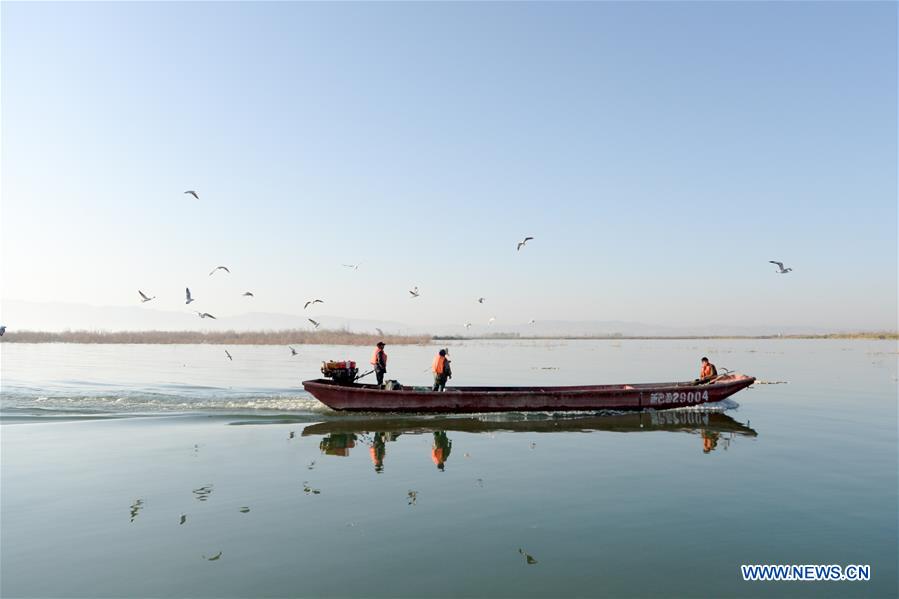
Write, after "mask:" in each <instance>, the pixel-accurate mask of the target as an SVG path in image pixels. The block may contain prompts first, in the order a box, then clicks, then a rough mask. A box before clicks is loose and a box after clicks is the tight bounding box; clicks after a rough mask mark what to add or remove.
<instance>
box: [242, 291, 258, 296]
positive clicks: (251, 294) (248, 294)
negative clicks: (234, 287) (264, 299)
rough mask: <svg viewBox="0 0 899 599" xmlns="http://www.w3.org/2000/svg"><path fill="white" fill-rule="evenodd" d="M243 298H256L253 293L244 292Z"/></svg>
mask: <svg viewBox="0 0 899 599" xmlns="http://www.w3.org/2000/svg"><path fill="white" fill-rule="evenodd" d="M243 296H244V297H255V296H254V295H253V293H252V292H251V291H244V292H243Z"/></svg>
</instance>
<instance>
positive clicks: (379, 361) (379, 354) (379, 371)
mask: <svg viewBox="0 0 899 599" xmlns="http://www.w3.org/2000/svg"><path fill="white" fill-rule="evenodd" d="M371 365H372V366H373V367H374V369H375V377H377V379H378V388H383V387H384V374H386V373H387V352H385V351H384V342H383V341H378V344H377V346H376V347H375V351H374V352H373V353H372V355H371Z"/></svg>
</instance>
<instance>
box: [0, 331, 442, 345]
mask: <svg viewBox="0 0 899 599" xmlns="http://www.w3.org/2000/svg"><path fill="white" fill-rule="evenodd" d="M378 341H384V343H387V344H388V345H417V344H424V343H429V342H430V341H431V336H430V335H391V334H385V335H384V336H383V337H381V336H380V335H377V334H375V333H353V332H350V331H344V330H321V331H306V330H300V329H291V330H283V331H60V332H47V331H7V332H6V334H5V335H4V336H3V337H2V339H0V342H2V343H85V344H88V343H95V344H147V345H374V344H375V343H377V342H378Z"/></svg>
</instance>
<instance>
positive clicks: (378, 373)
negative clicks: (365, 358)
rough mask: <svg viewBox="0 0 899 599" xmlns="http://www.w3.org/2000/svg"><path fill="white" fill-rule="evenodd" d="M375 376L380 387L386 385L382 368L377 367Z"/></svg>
mask: <svg viewBox="0 0 899 599" xmlns="http://www.w3.org/2000/svg"><path fill="white" fill-rule="evenodd" d="M375 377H376V378H377V379H378V387H381V386H383V385H384V371H383V370H381V369H380V368H375Z"/></svg>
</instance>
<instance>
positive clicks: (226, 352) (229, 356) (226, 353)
mask: <svg viewBox="0 0 899 599" xmlns="http://www.w3.org/2000/svg"><path fill="white" fill-rule="evenodd" d="M225 355H226V356H228V359H229V360H232V361H233V360H234V358H232V357H231V354H230V353H228V350H227V349H226V350H225Z"/></svg>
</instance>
